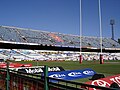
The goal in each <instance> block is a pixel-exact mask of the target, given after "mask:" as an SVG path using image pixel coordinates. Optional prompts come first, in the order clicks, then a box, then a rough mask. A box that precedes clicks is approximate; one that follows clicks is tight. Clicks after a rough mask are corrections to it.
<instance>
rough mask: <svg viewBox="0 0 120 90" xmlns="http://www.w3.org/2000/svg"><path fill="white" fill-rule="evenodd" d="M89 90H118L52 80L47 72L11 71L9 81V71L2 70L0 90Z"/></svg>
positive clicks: (0, 70) (0, 73) (0, 71)
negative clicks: (35, 73)
mask: <svg viewBox="0 0 120 90" xmlns="http://www.w3.org/2000/svg"><path fill="white" fill-rule="evenodd" d="M7 82H8V86H7ZM89 88H95V89H99V90H116V89H114V88H106V87H100V86H93V85H88V84H84V83H78V82H72V81H66V80H61V79H55V78H50V77H47V71H46V72H45V71H44V76H42V75H40V74H39V75H34V74H28V73H20V72H16V71H9V79H8V78H7V70H6V69H0V90H89Z"/></svg>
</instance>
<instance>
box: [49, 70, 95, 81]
mask: <svg viewBox="0 0 120 90" xmlns="http://www.w3.org/2000/svg"><path fill="white" fill-rule="evenodd" d="M94 74H96V72H95V71H94V70H92V69H84V70H70V71H62V72H49V73H48V76H49V77H52V78H57V79H63V80H75V79H80V78H87V77H90V76H93V75H94Z"/></svg>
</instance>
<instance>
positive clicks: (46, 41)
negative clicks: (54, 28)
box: [0, 26, 120, 48]
mask: <svg viewBox="0 0 120 90" xmlns="http://www.w3.org/2000/svg"><path fill="white" fill-rule="evenodd" d="M0 40H3V41H13V42H24V43H38V44H43V45H60V46H67V47H68V46H69V47H79V46H80V36H77V35H69V34H61V33H55V32H54V33H53V32H47V31H40V30H31V29H24V28H16V27H8V26H0ZM102 40H103V44H102V45H103V48H120V44H119V43H118V42H116V41H115V40H112V39H111V38H103V39H102ZM82 47H95V48H100V38H99V37H86V36H82Z"/></svg>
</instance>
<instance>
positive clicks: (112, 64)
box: [20, 60, 120, 82]
mask: <svg viewBox="0 0 120 90" xmlns="http://www.w3.org/2000/svg"><path fill="white" fill-rule="evenodd" d="M20 63H24V64H25V63H32V65H33V66H37V65H38V66H39V65H48V66H62V67H63V68H64V69H65V70H77V69H85V68H91V69H93V70H95V71H96V72H97V73H101V74H104V75H105V76H111V75H116V74H120V60H117V61H104V64H99V61H83V62H82V64H80V63H79V61H26V62H25V61H24V62H20ZM77 81H79V82H85V81H88V79H79V80H77Z"/></svg>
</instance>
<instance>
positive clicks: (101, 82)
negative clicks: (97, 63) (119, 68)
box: [86, 74, 120, 90]
mask: <svg viewBox="0 0 120 90" xmlns="http://www.w3.org/2000/svg"><path fill="white" fill-rule="evenodd" d="M113 82H115V83H117V84H118V85H119V87H120V74H118V75H114V76H109V77H106V78H101V79H97V80H94V81H89V82H86V84H90V85H95V86H102V87H108V88H109V87H110V85H111V84H112V83H113ZM88 89H89V90H97V89H95V88H88Z"/></svg>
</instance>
